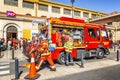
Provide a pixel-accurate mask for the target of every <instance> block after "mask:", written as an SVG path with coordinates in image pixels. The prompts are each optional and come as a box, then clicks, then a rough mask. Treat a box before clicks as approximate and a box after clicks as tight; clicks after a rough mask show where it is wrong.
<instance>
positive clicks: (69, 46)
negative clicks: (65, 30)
mask: <svg viewBox="0 0 120 80" xmlns="http://www.w3.org/2000/svg"><path fill="white" fill-rule="evenodd" d="M64 48H65V52H66V53H65V65H66V66H68V65H70V64H72V65H73V58H72V49H73V39H72V38H69V41H67V42H66V43H65V44H64Z"/></svg>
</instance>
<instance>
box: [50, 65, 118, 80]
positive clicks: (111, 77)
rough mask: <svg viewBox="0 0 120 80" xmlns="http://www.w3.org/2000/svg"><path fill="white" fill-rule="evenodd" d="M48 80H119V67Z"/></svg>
mask: <svg viewBox="0 0 120 80" xmlns="http://www.w3.org/2000/svg"><path fill="white" fill-rule="evenodd" d="M49 80H120V65H115V66H112V67H106V68H101V69H96V70H90V71H86V72H81V73H77V74H72V75H68V76H62V77H56V78H52V79H49Z"/></svg>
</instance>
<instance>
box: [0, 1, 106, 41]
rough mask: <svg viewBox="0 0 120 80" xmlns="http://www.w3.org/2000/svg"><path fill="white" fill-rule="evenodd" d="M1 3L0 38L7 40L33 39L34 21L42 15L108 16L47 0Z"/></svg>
mask: <svg viewBox="0 0 120 80" xmlns="http://www.w3.org/2000/svg"><path fill="white" fill-rule="evenodd" d="M0 5H1V6H0V38H4V39H5V41H7V40H8V39H9V38H13V37H14V38H18V39H20V37H25V38H28V39H31V34H32V32H36V31H37V27H35V26H33V25H32V21H33V20H39V19H40V17H47V18H50V17H61V16H66V17H72V15H73V17H74V18H79V19H84V20H86V21H88V20H90V19H93V18H98V17H103V16H106V14H105V13H102V12H98V11H93V10H89V9H84V8H79V7H76V6H74V7H72V6H70V5H66V4H61V3H56V2H53V1H47V0H1V3H0ZM72 12H73V14H72ZM26 35H27V36H26Z"/></svg>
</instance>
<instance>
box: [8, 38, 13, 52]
mask: <svg viewBox="0 0 120 80" xmlns="http://www.w3.org/2000/svg"><path fill="white" fill-rule="evenodd" d="M11 47H12V41H11V40H10V39H9V40H8V50H10V49H11Z"/></svg>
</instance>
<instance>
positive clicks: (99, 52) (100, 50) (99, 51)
mask: <svg viewBox="0 0 120 80" xmlns="http://www.w3.org/2000/svg"><path fill="white" fill-rule="evenodd" d="M96 57H97V59H102V58H103V57H104V51H103V50H102V49H98V50H97V56H96Z"/></svg>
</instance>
